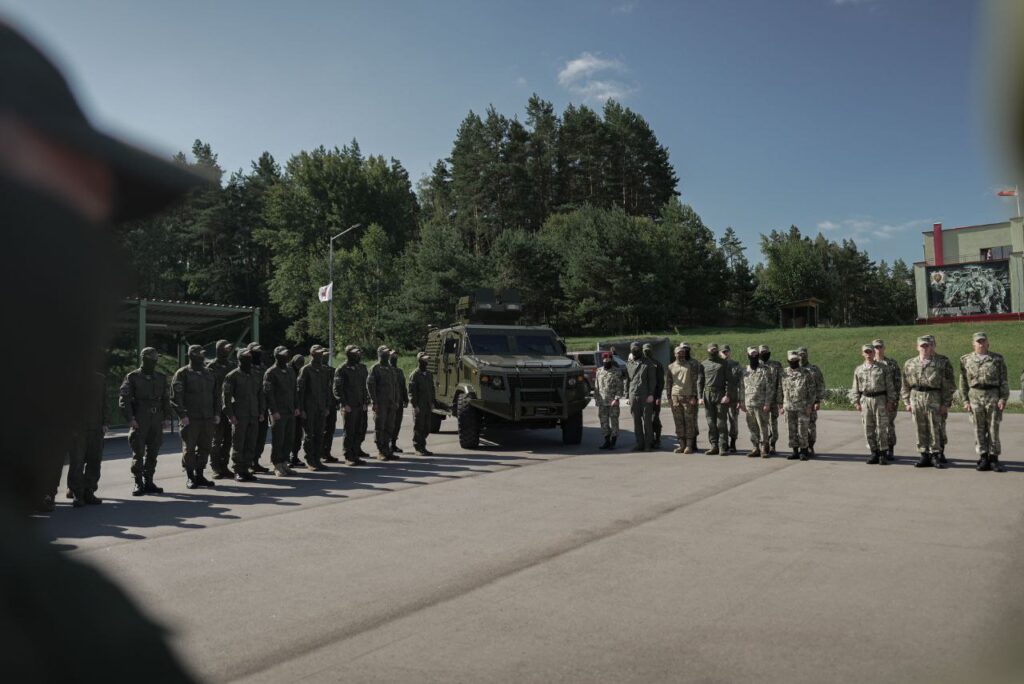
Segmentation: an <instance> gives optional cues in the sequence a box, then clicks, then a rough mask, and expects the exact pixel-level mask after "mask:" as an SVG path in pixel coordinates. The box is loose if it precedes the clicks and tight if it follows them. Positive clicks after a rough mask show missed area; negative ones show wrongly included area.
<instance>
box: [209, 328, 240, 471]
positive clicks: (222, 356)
mask: <svg viewBox="0 0 1024 684" xmlns="http://www.w3.org/2000/svg"><path fill="white" fill-rule="evenodd" d="M234 350H235V346H234V345H233V344H231V343H230V342H228V341H227V340H217V344H216V347H215V353H216V356H215V357H214V359H213V360H212V361H210V362H209V363H208V364H207V365H206V367H207V368H209V369H210V372H211V373H213V379H214V382H215V383H216V387H215V389H214V392H216V395H217V397H218V401H217V405H218V407H220V408H219V413H218V415H219V416H220V420H219V421H218V422H217V424H216V425H214V426H213V446H212V447H211V448H210V469H211V470H213V479H214V480H226V479H229V478H231V477H234V473H232V472H231V469H230V468H229V467H228V463H229V462H230V460H231V423H230V422H228V418H227V416H226V415H224V407H223V405H222V403H221V401H220V397H222V396H223V392H222V390H223V388H224V376H226V375H227V374H228V373H229V372H230V371H231V370H232V369H233V368H234V367H235V362H234V361H232V360H231V354H232V352H234Z"/></svg>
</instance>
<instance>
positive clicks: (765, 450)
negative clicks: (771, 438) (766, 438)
mask: <svg viewBox="0 0 1024 684" xmlns="http://www.w3.org/2000/svg"><path fill="white" fill-rule="evenodd" d="M760 451H761V458H771V457H772V454H771V449H770V448H769V447H768V445H767V444H762V445H761V449H760Z"/></svg>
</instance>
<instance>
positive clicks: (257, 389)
mask: <svg viewBox="0 0 1024 684" xmlns="http://www.w3.org/2000/svg"><path fill="white" fill-rule="evenodd" d="M221 393H222V403H223V405H224V414H225V415H227V417H228V421H230V422H231V460H232V462H233V464H234V466H235V479H236V480H238V481H239V482H252V481H253V480H255V479H256V476H255V475H254V474H253V469H252V464H253V459H254V458H255V454H256V435H257V431H256V427H257V426H258V425H259V424H260V423H261V422H263V421H264V420H265V416H266V403H265V399H264V397H263V383H262V378H260V376H259V375H258V374H257V373H256V371H255V370H254V369H253V365H252V352H251V351H249V348H248V347H242V348H241V349H239V350H238V367H237V368H234V369H233V370H231V372H229V373H228V374H227V375H225V376H224V385H223V387H222V388H221Z"/></svg>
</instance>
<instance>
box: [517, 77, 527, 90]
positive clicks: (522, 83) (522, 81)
mask: <svg viewBox="0 0 1024 684" xmlns="http://www.w3.org/2000/svg"><path fill="white" fill-rule="evenodd" d="M516 85H517V86H520V87H524V88H525V87H526V79H525V78H524V77H522V76H516Z"/></svg>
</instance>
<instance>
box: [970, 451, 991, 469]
mask: <svg viewBox="0 0 1024 684" xmlns="http://www.w3.org/2000/svg"><path fill="white" fill-rule="evenodd" d="M974 469H975V470H978V471H985V470H992V463H991V462H990V461H989V460H988V454H981V456H980V457H979V458H978V465H977V466H975V468H974Z"/></svg>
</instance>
